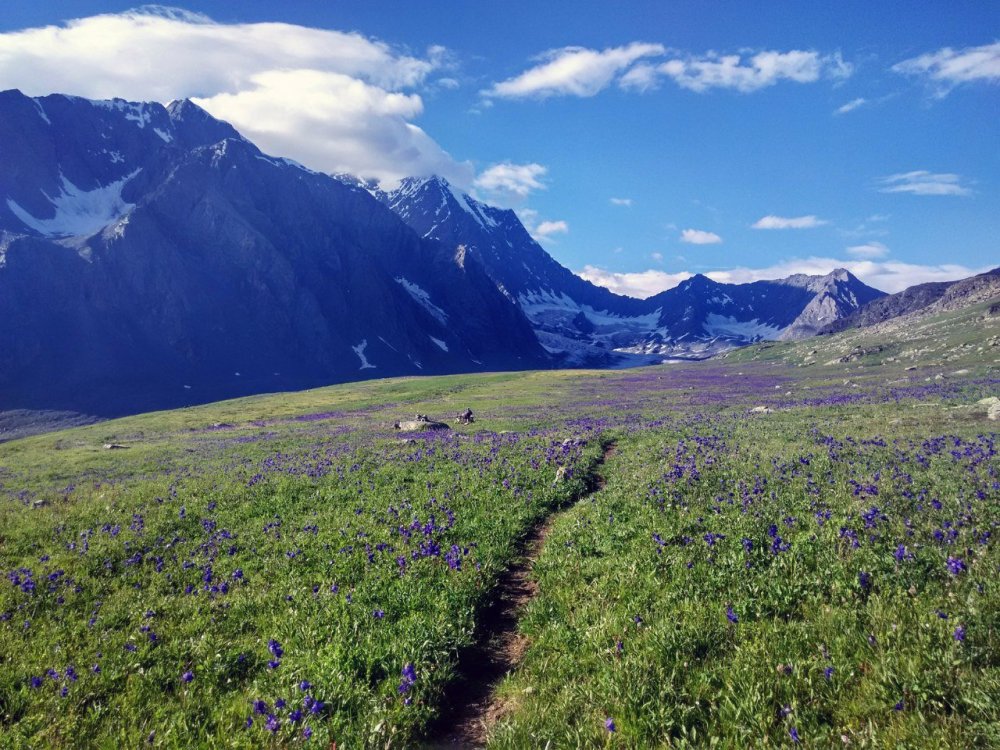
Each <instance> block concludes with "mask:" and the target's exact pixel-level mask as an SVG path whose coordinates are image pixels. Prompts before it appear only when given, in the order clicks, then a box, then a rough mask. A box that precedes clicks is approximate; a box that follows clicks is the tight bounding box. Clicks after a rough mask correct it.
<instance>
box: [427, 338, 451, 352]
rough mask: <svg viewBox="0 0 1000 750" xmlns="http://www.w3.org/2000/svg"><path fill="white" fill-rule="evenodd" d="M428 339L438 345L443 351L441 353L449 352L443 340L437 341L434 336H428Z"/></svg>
mask: <svg viewBox="0 0 1000 750" xmlns="http://www.w3.org/2000/svg"><path fill="white" fill-rule="evenodd" d="M427 338H429V339H430V340H431V341H433V342H434V343H435V344H437V346H438V348H439V349H441V351H443V352H446V351H448V345H447V344H446V343H445V342H443V341H442V340H441V339H436V338H434V337H433V336H428V337H427Z"/></svg>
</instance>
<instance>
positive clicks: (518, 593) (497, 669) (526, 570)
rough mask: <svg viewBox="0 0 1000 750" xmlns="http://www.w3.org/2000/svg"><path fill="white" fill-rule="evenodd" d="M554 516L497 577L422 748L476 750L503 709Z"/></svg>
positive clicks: (593, 487) (595, 477)
mask: <svg viewBox="0 0 1000 750" xmlns="http://www.w3.org/2000/svg"><path fill="white" fill-rule="evenodd" d="M615 449H616V446H615V443H608V444H607V445H605V447H604V453H603V454H602V456H601V458H600V459H598V461H597V464H596V466H595V467H594V469H593V470H592V476H591V479H590V481H589V482H588V486H587V489H586V490H585V491H584V492H583V493H582V494H581V495H580V496H579V497H577V498H576V500H575V501H576V502H579V501H580V500H582V499H583V498H585V497H588V496H590V495H591V494H593V493H594V492H598V491H600V490H601V489H602V488H603V487H604V477H603V476H601V474H600V472H599V469H600V466H601V464H603V463H604V462H605V460H607V459H608V458H609V457H611V456H612V455H613V454H614V452H615ZM558 516H559V513H558V512H557V513H552V514H550V515H549V516H548V517H547V518H546V519H545V520H544V521H543V522H542V523H540V524H539V525H538V526H536V527H535V528H534V529H532V530H531V532H530V533H529V534H528V536H527V537H526V538H525V539H524V541H523V542H522V545H521V551H520V554H519V555H518V557H517V559H516V560H515V561H514V564H513V565H512V566H511V567H510V568H509V569H508V570H507V572H506V573H505V574H504V576H503V577H502V578H501V579H500V583H499V584H498V586H497V595H496V598H495V599H494V600H493V603H492V604H491V605H490V606H489V608H488V609H487V610H486V611H485V612H484V613H483V615H482V621H481V627H482V635H481V637H480V638H479V640H478V642H477V643H476V645H475V646H474V647H473V648H472V649H470V650H469V652H467V653H466V654H463V655H462V657H461V665H460V668H461V671H462V677H461V678H460V679H459V680H458V681H457V683H456V685H455V687H454V688H453V690H451V691H450V694H449V695H448V696H447V697H446V699H445V705H446V706H450V707H451V708H450V709H448V708H446V709H445V714H444V715H443V716H442V718H441V720H440V721H439V723H438V730H437V732H435V733H434V734H433V735H432V737H431V738H430V739H429V740H428V742H427V744H426V745H425V747H427V748H441V749H442V750H444V749H445V748H479V747H483V746H484V745H485V744H486V733H487V730H488V728H489V727H490V726H492V725H493V724H494V723H495V722H496V721H497V719H498V718H500V716H501V715H502V714H503V711H504V706H503V704H502V703H501V702H500V701H498V700H497V699H496V696H495V694H494V693H495V690H496V687H497V685H498V684H499V683H500V681H501V680H502V679H503V678H504V677H505V676H506V675H507V674H508V673H509V672H511V671H512V670H513V669H515V668H516V667H517V665H518V664H519V663H520V662H521V659H522V657H523V656H524V652H525V650H526V649H527V646H528V643H527V639H526V638H525V637H524V636H523V635H521V633H520V632H519V630H518V620H519V619H520V617H521V613H522V612H523V611H524V608H525V606H527V604H528V602H529V601H531V600H532V599H533V598H534V597H535V596H536V595H537V594H538V585H537V584H536V583H535V581H534V579H533V576H532V568H533V567H534V565H535V561H536V560H537V559H538V556H539V555H540V554H541V551H542V547H543V546H544V545H545V540H546V538H547V537H548V535H549V532H550V531H551V530H552V526H553V525H554V524H555V521H556V518H557V517H558Z"/></svg>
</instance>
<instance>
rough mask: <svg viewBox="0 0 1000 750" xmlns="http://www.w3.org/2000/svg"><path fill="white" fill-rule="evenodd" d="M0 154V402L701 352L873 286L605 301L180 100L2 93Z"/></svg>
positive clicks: (113, 403) (397, 194)
mask: <svg viewBox="0 0 1000 750" xmlns="http://www.w3.org/2000/svg"><path fill="white" fill-rule="evenodd" d="M0 144H2V145H0V410H9V409H18V408H20V409H50V410H51V409H64V410H72V411H84V412H91V413H96V414H102V415H109V414H115V413H123V412H128V411H138V410H144V409H151V408H165V407H171V406H177V405H181V404H186V403H196V402H200V401H208V400H214V399H219V398H224V397H229V396H237V395H243V394H249V393H257V392H262V391H273V390H280V389H290V388H302V387H308V386H314V385H321V384H327V383H334V382H340V381H348V380H357V379H363V378H367V377H388V376H394V375H405V374H419V373H423V374H431V373H446V372H459V371H476V370H501V369H520V368H529V367H530V368H536V367H550V366H557V365H571V366H573V365H590V366H628V365H636V364H647V363H651V362H656V361H662V360H663V358H664V357H665V356H680V357H701V356H707V355H709V354H712V353H715V352H718V351H724V350H725V349H728V348H732V347H733V346H739V345H742V344H745V343H749V342H751V341H755V340H759V339H760V338H778V337H781V336H786V337H787V336H799V335H810V334H811V332H813V330H814V329H815V328H816V327H818V326H819V325H821V324H823V323H825V322H826V321H828V320H831V319H835V318H837V317H840V316H843V315H845V314H847V313H849V312H851V311H853V310H854V309H856V308H857V306H858V305H859V304H862V303H863V302H865V301H867V300H868V299H871V298H873V297H874V296H878V295H879V294H881V293H879V292H876V291H875V290H872V289H870V288H868V287H865V286H864V285H863V284H861V283H860V282H858V281H857V279H855V278H854V277H852V276H851V275H850V274H848V273H847V272H846V271H836V272H834V273H832V274H829V275H828V276H826V277H790V278H789V279H784V280H780V281H773V282H771V281H761V282H755V283H753V284H743V285H734V284H718V283H716V282H713V281H711V280H709V279H707V278H705V277H704V276H696V277H694V278H692V279H690V280H688V281H686V282H685V283H683V284H681V285H680V286H678V287H676V288H675V289H671V290H669V291H666V292H663V293H662V294H658V295H656V296H655V297H653V298H651V299H647V300H638V299H632V298H628V297H622V296H620V295H616V294H613V293H611V292H610V291H608V290H607V289H604V288H602V287H598V286H595V285H593V284H591V283H589V282H587V281H585V280H583V279H581V278H580V277H578V276H576V275H575V274H573V273H572V272H570V271H569V270H568V269H566V268H564V267H563V266H561V265H559V263H557V262H556V261H555V260H554V259H553V258H552V257H551V256H550V255H549V254H548V253H546V252H545V250H544V249H542V247H541V246H540V245H538V243H536V242H535V241H534V240H533V239H532V238H531V236H530V235H529V234H528V232H527V231H526V230H525V228H524V226H523V225H522V224H521V222H520V221H519V220H518V219H517V216H516V215H515V214H514V213H513V212H512V211H509V210H503V209H499V208H494V207H492V206H488V205H486V204H484V203H481V202H479V201H477V200H475V199H473V198H471V197H469V196H468V195H465V194H462V193H460V192H459V191H456V190H454V189H453V188H452V187H451V186H450V185H448V183H447V182H445V181H444V180H441V179H438V178H430V179H410V180H405V181H404V182H403V183H402V184H401V185H400V186H399V187H398V188H397V189H395V190H393V191H391V192H383V191H381V190H379V189H378V188H376V187H373V186H372V185H367V184H364V183H362V182H360V181H359V180H357V179H355V178H346V177H340V178H333V177H331V176H328V175H321V174H317V173H315V172H312V171H310V170H308V169H305V168H304V167H301V166H300V165H298V164H295V163H294V162H291V161H289V160H286V159H281V158H275V157H271V156H267V155H265V154H263V153H261V152H260V151H259V150H258V149H257V148H256V147H255V146H254V145H253V144H252V143H250V142H249V141H247V140H245V139H244V138H242V137H241V136H240V134H239V133H237V132H236V131H235V130H234V129H233V128H232V127H231V126H229V125H227V124H226V123H223V122H220V121H218V120H215V119H214V118H212V117H211V116H210V115H208V114H207V113H206V112H204V111H203V110H201V109H199V108H198V107H197V106H196V105H194V104H192V103H191V102H189V101H181V102H174V103H172V104H171V105H170V106H168V107H163V106H160V105H158V104H135V103H130V102H125V101H121V100H113V101H110V102H92V101H88V100H85V99H79V98H74V97H65V96H59V95H54V96H48V97H42V98H38V99H32V98H29V97H26V96H24V95H22V94H21V93H20V92H17V91H7V92H2V93H0Z"/></svg>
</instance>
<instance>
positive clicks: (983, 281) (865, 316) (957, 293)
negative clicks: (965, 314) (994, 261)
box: [819, 268, 1000, 334]
mask: <svg viewBox="0 0 1000 750" xmlns="http://www.w3.org/2000/svg"><path fill="white" fill-rule="evenodd" d="M997 295H1000V268H994V269H993V270H992V271H987V272H986V273H982V274H978V275H976V276H971V277H969V278H967V279H960V280H959V281H936V282H930V283H927V284H916V285H915V286H911V287H908V288H906V289H904V290H903V291H901V292H896V293H895V294H890V295H888V296H885V297H882V298H880V299H876V300H873V301H871V302H869V303H867V304H865V305H863V306H862V307H860V308H859V309H857V310H856V311H855V312H853V313H852V314H850V315H848V316H845V317H843V318H840V319H839V320H836V321H834V322H833V323H829V324H827V325H825V326H823V327H822V328H821V329H820V330H819V333H821V334H830V333H837V332H838V331H843V330H846V329H848V328H865V327H868V326H873V325H878V324H879V323H884V322H886V321H889V320H892V319H893V318H898V317H902V316H904V315H909V314H910V313H915V312H918V311H923V312H925V313H927V314H933V313H935V312H944V311H947V310H954V309H959V308H961V307H965V306H967V305H970V304H976V303H978V302H981V301H983V300H986V299H989V298H991V297H995V296H997Z"/></svg>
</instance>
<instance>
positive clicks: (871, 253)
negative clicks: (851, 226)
mask: <svg viewBox="0 0 1000 750" xmlns="http://www.w3.org/2000/svg"><path fill="white" fill-rule="evenodd" d="M846 252H847V254H848V255H850V256H851V257H852V258H884V257H885V256H886V255H888V254H889V248H888V247H886V246H885V245H884V244H883V243H881V242H875V241H873V242H866V243H864V244H863V245H852V246H851V247H849V248H847V251H846Z"/></svg>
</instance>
